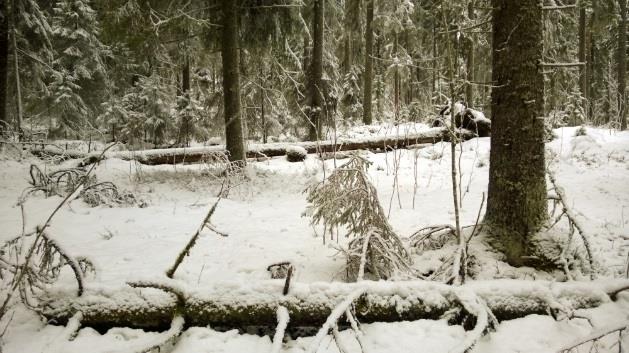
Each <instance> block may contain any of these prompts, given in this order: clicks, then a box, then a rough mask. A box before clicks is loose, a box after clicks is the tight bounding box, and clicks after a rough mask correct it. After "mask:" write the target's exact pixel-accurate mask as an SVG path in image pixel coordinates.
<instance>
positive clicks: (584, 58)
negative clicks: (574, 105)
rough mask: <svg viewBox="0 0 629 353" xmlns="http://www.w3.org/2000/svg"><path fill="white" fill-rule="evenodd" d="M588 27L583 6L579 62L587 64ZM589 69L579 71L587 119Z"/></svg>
mask: <svg viewBox="0 0 629 353" xmlns="http://www.w3.org/2000/svg"><path fill="white" fill-rule="evenodd" d="M586 26H587V21H586V17H585V5H583V4H581V5H580V9H579V62H582V63H585V62H586V61H587V47H586ZM587 69H588V65H587V63H586V65H584V66H581V67H580V69H579V89H580V91H581V97H582V98H583V103H584V104H585V105H584V106H583V108H585V109H584V112H585V115H586V119H587V115H588V109H587V103H588V98H589V97H588V85H587V82H588V81H587Z"/></svg>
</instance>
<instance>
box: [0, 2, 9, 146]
mask: <svg viewBox="0 0 629 353" xmlns="http://www.w3.org/2000/svg"><path fill="white" fill-rule="evenodd" d="M8 73H9V2H8V1H2V3H1V4H0V134H1V133H2V132H3V131H4V130H5V129H6V128H7V127H8V126H9V117H8V115H7V93H8V89H7V84H8Z"/></svg>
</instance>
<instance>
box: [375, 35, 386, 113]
mask: <svg viewBox="0 0 629 353" xmlns="http://www.w3.org/2000/svg"><path fill="white" fill-rule="evenodd" d="M376 33H377V36H376V57H378V58H382V36H381V35H380V32H376ZM375 71H376V77H377V78H378V88H377V89H376V104H377V108H378V114H379V115H382V113H383V110H384V109H383V107H382V105H383V102H382V101H383V98H384V97H383V96H382V95H383V93H384V92H383V88H382V87H383V82H382V81H383V80H384V73H383V68H382V64H381V63H380V62H378V61H376V65H375Z"/></svg>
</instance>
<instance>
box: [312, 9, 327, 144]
mask: <svg viewBox="0 0 629 353" xmlns="http://www.w3.org/2000/svg"><path fill="white" fill-rule="evenodd" d="M324 4H325V1H324V0H314V1H313V14H314V15H313V16H312V18H313V19H312V28H313V29H312V33H313V38H312V41H313V43H312V47H313V48H312V59H311V61H310V79H309V88H308V94H309V97H310V98H309V99H310V104H309V105H310V112H309V113H308V118H309V120H310V121H309V123H308V124H309V135H308V137H309V140H310V141H316V140H318V139H320V138H321V135H322V123H323V121H322V120H323V109H324V107H323V102H324V99H323V89H324V87H323V7H324Z"/></svg>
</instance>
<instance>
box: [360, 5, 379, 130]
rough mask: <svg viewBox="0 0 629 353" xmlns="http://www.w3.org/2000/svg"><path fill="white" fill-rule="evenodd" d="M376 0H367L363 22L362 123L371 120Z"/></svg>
mask: <svg viewBox="0 0 629 353" xmlns="http://www.w3.org/2000/svg"><path fill="white" fill-rule="evenodd" d="M374 1H376V0H367V4H366V5H367V19H366V24H365V74H364V76H363V79H364V84H363V123H364V124H365V125H369V124H371V123H372V122H373V118H372V114H371V113H372V111H371V110H372V108H371V97H372V88H373V7H374V6H373V5H374V4H373V3H374Z"/></svg>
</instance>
